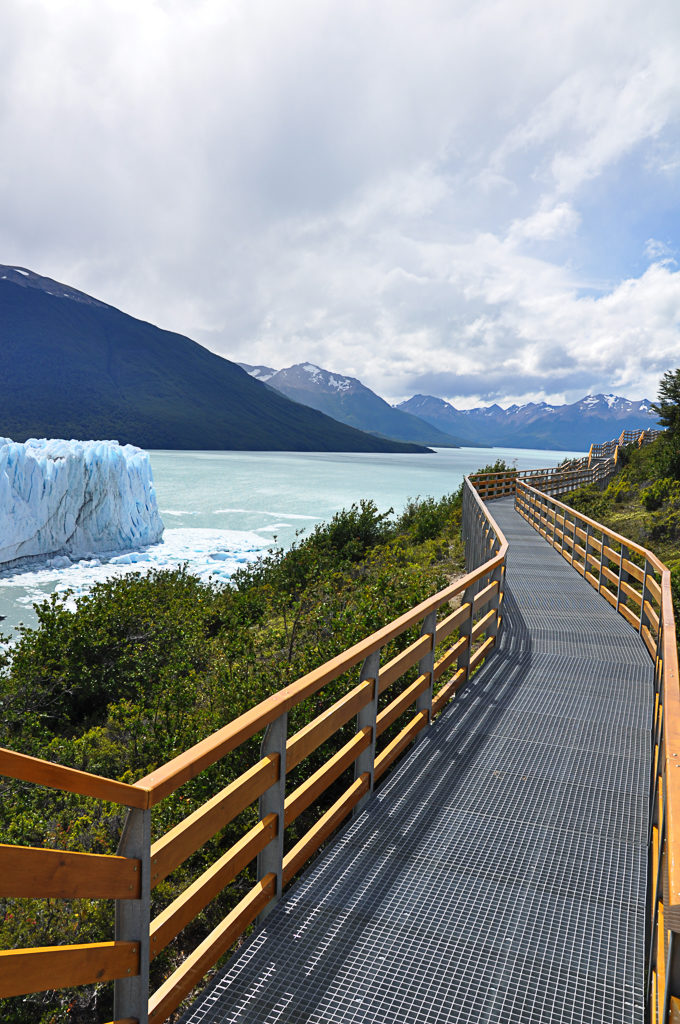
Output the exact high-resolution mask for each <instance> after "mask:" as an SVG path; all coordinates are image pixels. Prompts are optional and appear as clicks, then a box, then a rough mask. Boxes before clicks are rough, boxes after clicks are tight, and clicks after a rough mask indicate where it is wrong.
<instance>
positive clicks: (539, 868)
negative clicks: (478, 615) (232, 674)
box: [183, 499, 652, 1024]
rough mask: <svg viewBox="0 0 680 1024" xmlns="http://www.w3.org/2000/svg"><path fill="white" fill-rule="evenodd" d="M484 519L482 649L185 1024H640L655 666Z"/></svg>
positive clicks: (519, 531) (598, 605) (529, 548)
mask: <svg viewBox="0 0 680 1024" xmlns="http://www.w3.org/2000/svg"><path fill="white" fill-rule="evenodd" d="M492 509H493V514H494V516H495V517H496V519H497V521H498V524H499V526H500V528H501V530H502V531H503V532H504V533H505V535H506V537H507V539H508V542H509V545H510V550H509V556H508V573H507V579H506V592H505V604H504V626H503V630H502V635H501V639H500V642H499V644H498V647H497V649H496V652H495V653H494V655H493V657H492V658H491V659H490V661H489V662H488V663H487V664H486V665H485V666H484V667H483V668H482V670H481V671H480V672H479V673H478V674H477V675H476V676H475V678H474V679H473V681H472V682H471V684H470V685H469V686H468V687H467V688H466V689H465V690H464V691H463V692H462V693H461V694H460V695H459V696H458V697H457V698H456V699H455V701H454V702H453V703H452V704H451V705H450V707H449V708H448V710H447V711H445V712H444V714H443V715H441V716H440V718H439V720H438V721H437V722H436V723H435V725H434V726H433V727H432V728H431V729H430V730H429V731H428V733H427V736H426V737H425V739H423V741H422V742H421V743H420V744H419V745H417V746H416V748H415V749H414V751H413V752H412V754H411V755H410V756H409V757H408V758H407V759H406V760H405V761H404V762H402V764H401V766H400V767H399V768H398V769H397V770H396V771H395V772H394V773H393V774H392V775H391V776H390V777H389V778H388V780H387V782H386V783H385V784H384V785H383V786H382V787H381V788H380V790H379V791H378V793H377V794H376V795H375V796H374V797H373V798H372V799H371V800H370V801H369V803H368V805H367V809H366V810H365V812H364V813H363V814H361V815H360V816H359V817H357V818H356V819H355V820H354V821H353V822H352V823H351V824H350V825H349V826H348V827H347V828H346V829H345V830H344V831H342V832H341V833H340V835H339V837H338V838H337V839H336V840H335V841H334V842H333V843H332V844H331V845H330V846H329V847H328V849H327V850H326V851H325V852H324V854H322V855H321V856H320V857H319V858H318V859H317V860H316V861H315V862H314V863H313V865H312V866H311V868H310V869H309V870H308V871H307V873H306V874H305V875H304V876H303V877H302V879H301V880H300V881H299V882H298V883H297V884H296V885H294V886H293V888H292V889H291V890H290V892H289V893H288V895H287V896H286V897H285V898H284V899H283V900H282V902H281V903H280V904H279V905H278V906H277V907H276V908H275V909H274V911H273V912H272V913H271V915H270V916H269V918H268V919H267V921H266V923H265V925H264V926H263V927H262V928H261V929H260V930H258V931H256V932H255V934H254V935H253V937H252V938H251V939H250V940H249V941H248V942H247V943H246V945H245V946H244V947H243V949H242V950H241V951H240V953H239V954H238V955H237V956H236V957H234V958H233V959H232V960H231V961H230V962H229V964H228V965H227V968H226V970H225V971H224V972H223V973H222V974H221V975H219V976H218V977H217V979H216V980H215V981H214V982H213V984H212V985H211V987H210V988H209V989H208V990H207V991H206V993H204V995H203V996H202V998H201V999H200V1000H199V1001H198V1002H197V1003H196V1004H195V1005H194V1007H193V1008H192V1009H191V1010H190V1011H189V1012H188V1013H187V1014H185V1016H184V1018H183V1022H184V1024H217V1022H220V1024H223V1022H224V1024H226V1022H229V1024H274V1022H286V1024H341V1022H342V1024H349V1022H352V1024H395V1022H400V1024H402V1022H403V1024H440V1022H442V1024H443V1022H445V1021H446V1022H469V1024H482V1022H504V1024H505V1022H517V1024H528V1022H536V1024H538V1022H540V1024H546V1022H548V1021H581V1022H585V1021H588V1022H595V1021H597V1022H621V1024H624V1022H625V1024H636V1022H639V1024H643V1021H644V1001H643V976H644V938H645V905H646V890H647V828H648V790H649V780H650V774H651V732H650V730H651V718H652V665H651V662H650V659H649V657H648V655H647V652H646V649H645V647H644V645H643V644H642V642H641V641H640V640H639V639H638V637H637V636H636V634H635V633H634V631H633V630H632V629H631V627H630V626H628V625H627V623H626V622H625V621H624V620H623V619H622V618H621V617H620V616H618V615H617V614H616V612H615V611H614V609H613V608H610V607H609V605H608V604H607V603H606V602H605V601H604V599H603V598H600V597H598V595H597V594H596V593H595V591H594V590H592V588H591V587H590V586H589V585H588V584H587V583H586V582H585V581H584V580H582V579H581V577H580V576H578V574H577V573H576V572H575V571H574V570H573V569H572V568H571V567H570V566H569V565H568V564H567V563H566V562H565V561H564V560H563V559H562V558H561V557H560V555H559V554H558V553H557V552H555V551H553V550H552V549H551V548H550V547H549V546H548V544H546V542H545V541H544V540H543V539H542V538H541V537H539V536H538V535H537V534H536V533H535V532H534V531H533V530H532V529H531V528H530V527H529V526H528V525H527V524H526V523H525V522H524V521H523V520H522V519H521V518H520V517H519V516H518V515H517V514H516V513H515V512H514V510H513V507H512V501H511V500H509V499H504V500H501V501H496V502H494V503H493V506H492ZM537 595H538V596H537Z"/></svg>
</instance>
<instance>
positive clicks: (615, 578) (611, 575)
mask: <svg viewBox="0 0 680 1024" xmlns="http://www.w3.org/2000/svg"><path fill="white" fill-rule="evenodd" d="M602 575H603V577H604V579H606V580H609V582H610V583H613V584H614V586H615V587H616V588H617V590H618V587H619V574H618V573H617V572H612V570H611V569H610V568H609V567H608V566H607V565H603V566H602Z"/></svg>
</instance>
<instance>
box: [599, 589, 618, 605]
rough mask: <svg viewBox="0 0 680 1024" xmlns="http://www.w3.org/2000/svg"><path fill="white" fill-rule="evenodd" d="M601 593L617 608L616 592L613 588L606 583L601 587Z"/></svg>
mask: <svg viewBox="0 0 680 1024" xmlns="http://www.w3.org/2000/svg"><path fill="white" fill-rule="evenodd" d="M600 593H601V594H602V596H603V597H604V598H605V600H606V601H609V603H610V605H611V606H612V608H616V594H612V592H611V590H610V589H609V588H608V587H605V586H604V585H602V586H601V587H600Z"/></svg>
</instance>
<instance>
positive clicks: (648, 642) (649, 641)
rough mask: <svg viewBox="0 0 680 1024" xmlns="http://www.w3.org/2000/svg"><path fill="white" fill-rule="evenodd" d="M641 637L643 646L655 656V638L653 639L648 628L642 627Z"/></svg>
mask: <svg viewBox="0 0 680 1024" xmlns="http://www.w3.org/2000/svg"><path fill="white" fill-rule="evenodd" d="M642 639H643V640H644V642H645V647H646V648H647V650H648V651H649V653H650V654H651V656H652V658H653V657H655V655H656V640H655V639H654V637H653V636H652V634H651V633H650V632H649V630H648V629H647V627H646V626H643V627H642Z"/></svg>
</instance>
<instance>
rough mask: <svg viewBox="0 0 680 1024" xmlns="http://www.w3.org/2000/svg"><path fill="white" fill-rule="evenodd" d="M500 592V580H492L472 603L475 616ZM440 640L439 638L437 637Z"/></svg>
mask: <svg viewBox="0 0 680 1024" xmlns="http://www.w3.org/2000/svg"><path fill="white" fill-rule="evenodd" d="M497 590H498V580H492V581H491V583H487V585H486V586H485V587H484V589H483V590H480V591H479V593H478V594H476V595H475V597H474V598H473V601H472V613H473V615H474V614H475V613H476V612H478V611H479V609H480V608H482V607H483V606H484V605H485V604H488V603H489V601H490V600H491V599H492V597H493V595H494V594H495V593H496V591H497ZM437 639H439V637H437Z"/></svg>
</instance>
